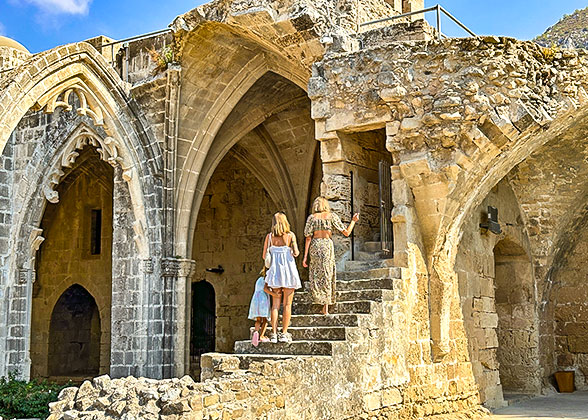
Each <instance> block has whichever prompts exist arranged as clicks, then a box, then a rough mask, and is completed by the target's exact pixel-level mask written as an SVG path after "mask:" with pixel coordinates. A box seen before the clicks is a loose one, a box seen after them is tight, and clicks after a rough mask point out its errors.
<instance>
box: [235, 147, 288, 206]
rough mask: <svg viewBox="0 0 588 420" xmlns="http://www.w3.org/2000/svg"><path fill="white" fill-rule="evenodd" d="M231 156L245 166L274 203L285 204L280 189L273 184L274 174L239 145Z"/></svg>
mask: <svg viewBox="0 0 588 420" xmlns="http://www.w3.org/2000/svg"><path fill="white" fill-rule="evenodd" d="M229 154H231V155H233V156H234V157H235V158H236V159H237V160H238V161H239V162H241V163H242V164H243V166H245V167H246V168H247V169H248V170H249V171H250V172H251V173H252V174H253V175H255V177H256V178H257V180H258V181H259V182H260V183H261V185H263V188H265V189H266V191H267V192H268V193H269V195H270V197H271V199H272V200H273V201H274V203H276V204H278V205H280V204H282V203H284V198H283V197H282V194H281V191H280V190H279V188H276V185H275V183H273V182H271V180H272V178H273V177H272V174H271V173H270V172H269V171H268V170H267V169H265V168H264V166H263V165H262V164H261V162H260V161H259V160H257V159H256V158H255V157H253V156H252V155H251V153H249V152H248V151H247V150H246V149H244V148H242V147H240V146H239V145H238V144H236V145H235V146H233V148H232V149H231V150H230V152H229Z"/></svg>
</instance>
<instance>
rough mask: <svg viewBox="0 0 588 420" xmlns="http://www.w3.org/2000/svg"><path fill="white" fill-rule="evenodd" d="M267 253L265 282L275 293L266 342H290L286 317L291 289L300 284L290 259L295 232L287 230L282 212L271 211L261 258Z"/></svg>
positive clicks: (295, 251) (296, 252) (294, 251)
mask: <svg viewBox="0 0 588 420" xmlns="http://www.w3.org/2000/svg"><path fill="white" fill-rule="evenodd" d="M268 253H269V257H271V263H270V264H269V269H268V270H267V274H266V277H265V282H266V284H267V285H268V286H269V287H270V288H271V289H272V290H274V291H277V292H278V294H277V296H272V311H271V324H272V332H271V333H270V337H269V338H270V341H271V342H273V343H277V342H278V341H279V342H281V343H290V342H291V341H292V336H291V335H290V333H289V332H288V326H289V325H290V317H291V316H292V300H293V298H294V290H296V289H300V287H302V285H301V283H300V276H299V274H298V269H297V268H296V261H294V258H295V257H297V256H298V255H299V254H300V251H299V250H298V244H297V243H296V235H294V232H291V231H290V223H288V218H287V217H286V215H285V214H284V213H281V212H278V213H276V214H274V217H273V219H272V230H271V232H270V233H268V234H267V235H266V237H265V242H264V245H263V254H262V257H263V259H264V260H266V264H267V258H266V257H268ZM280 303H282V304H283V312H282V331H281V332H280V333H279V334H278V331H277V330H278V310H279V309H280Z"/></svg>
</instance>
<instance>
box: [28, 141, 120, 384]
mask: <svg viewBox="0 0 588 420" xmlns="http://www.w3.org/2000/svg"><path fill="white" fill-rule="evenodd" d="M66 172H67V173H65V174H64V176H63V179H62V180H61V182H60V183H59V185H58V187H57V191H55V194H56V196H57V195H58V196H59V201H58V202H56V203H50V204H48V205H47V207H46V208H45V211H44V214H43V218H42V220H41V223H40V228H41V229H42V230H43V232H44V233H43V234H44V235H45V236H44V238H45V240H44V241H43V243H42V244H41V246H40V249H39V252H38V255H37V259H36V267H35V271H36V280H35V283H34V285H33V290H32V302H31V326H30V328H31V376H33V377H43V378H44V377H49V376H64V375H66V374H67V372H69V373H71V374H72V375H73V374H74V373H76V374H80V375H82V374H86V373H87V372H84V371H83V369H82V366H86V367H87V368H88V369H89V371H91V372H92V373H95V374H99V373H109V372H110V367H111V361H110V354H111V322H110V320H111V306H112V260H113V251H112V249H113V199H114V197H113V195H114V191H113V190H114V171H113V168H112V166H110V165H109V164H107V163H106V162H104V161H103V160H102V159H101V158H100V156H99V154H98V152H97V151H96V150H95V149H94V148H92V147H86V148H84V149H82V150H81V151H79V156H78V157H77V159H76V161H75V163H72V168H70V169H68V170H67V171H66ZM72 287H73V288H74V289H73V291H70V288H72ZM78 289H83V290H84V293H85V294H87V295H91V300H92V302H93V304H94V306H96V310H97V311H99V313H100V316H99V318H100V321H101V322H99V323H98V324H96V323H94V324H93V326H92V328H93V330H92V334H95V333H96V331H95V328H96V325H99V326H100V328H99V330H98V333H97V334H98V335H99V337H98V340H97V342H98V343H100V345H99V348H98V350H95V349H94V348H93V349H92V351H91V352H90V350H89V349H88V348H86V347H87V345H89V344H88V343H89V342H88V343H86V344H85V346H86V347H84V348H83V349H82V348H80V350H79V354H80V357H82V356H83V357H90V356H89V354H90V353H91V355H92V357H93V358H94V357H98V359H97V360H94V359H92V363H91V364H90V362H89V361H88V360H86V361H84V362H80V363H81V365H78V364H75V363H74V364H71V363H70V364H71V365H72V366H75V369H74V368H72V369H73V370H68V369H69V368H68V366H67V365H62V364H60V363H61V362H64V361H66V360H68V358H69V357H70V356H71V355H72V354H74V353H75V352H73V350H71V349H70V350H71V351H70V350H67V349H64V350H63V351H62V350H60V349H59V348H57V347H59V340H57V341H56V337H58V336H63V337H65V336H66V335H67V334H66V332H64V331H62V330H63V329H64V328H65V327H64V325H63V323H69V324H71V323H72V322H74V323H75V321H76V319H77V318H76V317H80V316H81V317H82V318H84V317H87V316H89V318H88V319H87V321H88V322H90V321H91V319H92V317H91V316H90V315H88V314H87V313H86V314H85V315H84V314H72V315H71V316H70V315H68V314H67V313H66V312H67V311H66V312H63V311H65V309H64V307H63V305H66V306H67V305H69V304H70V303H71V304H72V305H73V304H74V303H75V302H76V299H78V298H80V299H82V297H81V295H80V293H81V292H80V290H78ZM64 290H68V291H69V292H71V293H73V295H71V296H70V295H67V296H66V297H67V299H66V300H67V302H63V301H61V303H60V304H61V305H62V307H61V309H60V311H61V312H59V314H60V315H59V316H60V317H61V318H59V317H58V318H56V317H55V309H54V308H55V307H57V306H58V302H60V300H63V299H65V298H64V296H65V295H64V293H69V292H63V291H64ZM71 293H70V294H71ZM84 293H82V295H83V294H84ZM72 299H73V300H72ZM82 300H83V299H82ZM84 301H85V302H86V303H87V302H89V301H88V299H86V300H84ZM56 302H57V303H56ZM68 302H69V303H68ZM74 306H75V305H74ZM72 311H73V309H72ZM76 311H78V310H77V309H76ZM70 312H71V311H70ZM78 312H79V311H78ZM76 313H77V312H76ZM86 315H87V316H86ZM68 316H70V318H68ZM84 319H86V318H84ZM69 324H68V325H69ZM84 328H85V327H84ZM56 329H57V330H59V331H60V332H59V333H58V334H57V335H55V334H53V335H52V332H51V331H52V330H53V332H55V331H57V330H56ZM80 334H82V333H80ZM83 334H85V333H83ZM51 337H53V341H51V340H52V338H51ZM68 337H69V336H68ZM72 337H75V334H74V336H72ZM72 340H73V338H72ZM64 346H69V347H72V348H73V347H74V345H73V344H64ZM56 352H57V353H56ZM72 352H73V353H72ZM82 353H83V354H82ZM54 354H57V356H55V357H53V355H54ZM96 355H97V356H96ZM90 367H91V369H90ZM88 369H87V370H88Z"/></svg>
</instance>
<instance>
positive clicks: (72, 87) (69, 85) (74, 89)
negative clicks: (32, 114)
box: [37, 78, 104, 126]
mask: <svg viewBox="0 0 588 420" xmlns="http://www.w3.org/2000/svg"><path fill="white" fill-rule="evenodd" d="M72 94H75V95H76V96H77V97H78V100H79V102H80V106H79V107H78V108H77V109H76V112H77V114H78V115H84V116H88V117H90V118H92V121H93V122H94V124H95V125H97V126H102V125H104V111H103V109H102V106H101V105H100V101H99V100H98V99H97V98H96V97H95V96H94V94H93V93H92V91H91V90H90V89H88V87H87V86H86V85H85V84H84V82H83V81H81V80H79V79H77V78H74V79H72V80H70V81H69V82H66V83H63V84H61V85H59V86H56V87H55V88H54V89H52V90H51V91H50V92H48V93H47V94H46V95H44V96H43V98H41V99H39V102H38V104H37V107H38V108H43V107H44V112H45V113H47V114H51V113H53V112H55V110H56V109H57V108H62V109H63V110H65V111H71V110H72V109H73V107H72V106H71V105H70V103H69V100H70V98H71V95H72Z"/></svg>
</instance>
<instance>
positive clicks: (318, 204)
mask: <svg viewBox="0 0 588 420" xmlns="http://www.w3.org/2000/svg"><path fill="white" fill-rule="evenodd" d="M312 212H313V213H323V212H327V213H330V212H331V206H329V202H328V201H327V199H326V198H324V197H317V198H315V199H314V202H313V203H312Z"/></svg>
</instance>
